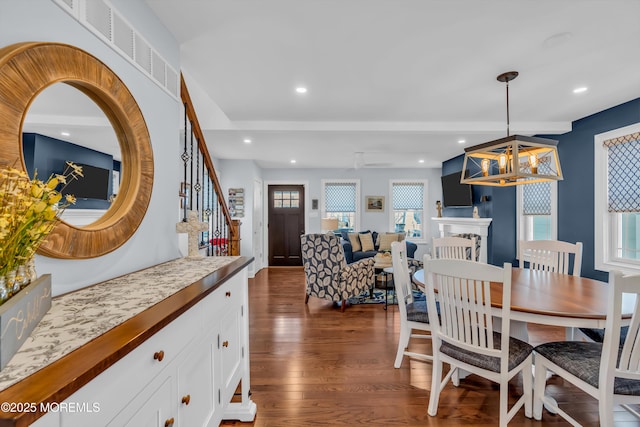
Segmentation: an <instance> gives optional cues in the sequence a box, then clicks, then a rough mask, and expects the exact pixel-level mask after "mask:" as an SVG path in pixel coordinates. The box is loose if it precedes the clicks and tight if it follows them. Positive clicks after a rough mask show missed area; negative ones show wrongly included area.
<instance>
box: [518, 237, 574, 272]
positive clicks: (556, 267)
mask: <svg viewBox="0 0 640 427" xmlns="http://www.w3.org/2000/svg"><path fill="white" fill-rule="evenodd" d="M572 257H573V270H571V263H570V261H571V258H572ZM525 258H527V259H528V261H529V268H530V269H532V270H541V271H549V272H554V273H562V274H573V275H574V276H580V270H581V268H582V242H577V243H575V244H574V243H569V242H562V241H559V240H520V241H519V242H518V260H519V261H520V268H524V263H525V261H524V260H525Z"/></svg>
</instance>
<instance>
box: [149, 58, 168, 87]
mask: <svg viewBox="0 0 640 427" xmlns="http://www.w3.org/2000/svg"><path fill="white" fill-rule="evenodd" d="M151 60H152V62H151V65H152V66H153V67H152V70H153V78H154V79H156V80H157V81H158V82H159V83H161V84H162V85H163V86H164V80H165V71H164V66H165V63H164V59H162V58H161V57H160V55H158V54H157V53H156V52H151Z"/></svg>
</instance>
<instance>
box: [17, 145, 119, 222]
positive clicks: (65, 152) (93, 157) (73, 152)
mask: <svg viewBox="0 0 640 427" xmlns="http://www.w3.org/2000/svg"><path fill="white" fill-rule="evenodd" d="M22 146H23V155H24V161H25V166H26V168H27V172H28V173H29V176H33V174H34V171H37V172H38V177H40V179H42V180H46V179H47V178H49V176H50V175H51V174H55V173H58V174H59V173H62V172H64V168H65V166H66V163H65V162H66V161H72V162H74V163H81V164H86V165H91V166H97V167H100V168H104V169H108V170H109V171H113V169H114V163H117V164H116V167H117V169H116V170H119V169H120V165H119V163H120V162H117V161H114V160H113V156H111V155H110V154H106V153H102V152H100V151H96V150H92V149H90V148H86V147H82V146H80V145H76V144H72V143H70V142H67V141H62V140H60V139H56V138H51V137H48V136H45V135H40V134H37V133H24V134H23V135H22ZM80 179H82V178H80ZM112 186H113V184H112V180H109V194H112V193H113V191H112ZM109 206H111V203H110V202H109V201H108V200H98V199H77V200H76V203H75V204H74V205H71V206H69V207H68V208H67V209H109Z"/></svg>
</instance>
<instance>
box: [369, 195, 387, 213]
mask: <svg viewBox="0 0 640 427" xmlns="http://www.w3.org/2000/svg"><path fill="white" fill-rule="evenodd" d="M365 204H366V211H367V212H384V196H366V197H365Z"/></svg>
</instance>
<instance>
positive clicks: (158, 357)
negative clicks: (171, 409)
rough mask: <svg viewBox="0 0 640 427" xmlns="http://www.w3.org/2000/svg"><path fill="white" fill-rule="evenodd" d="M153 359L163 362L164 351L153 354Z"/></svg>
mask: <svg viewBox="0 0 640 427" xmlns="http://www.w3.org/2000/svg"><path fill="white" fill-rule="evenodd" d="M153 359H154V360H157V361H158V362H162V359H164V351H162V350H160V351H156V352H155V353H153ZM172 419H173V418H172Z"/></svg>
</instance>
